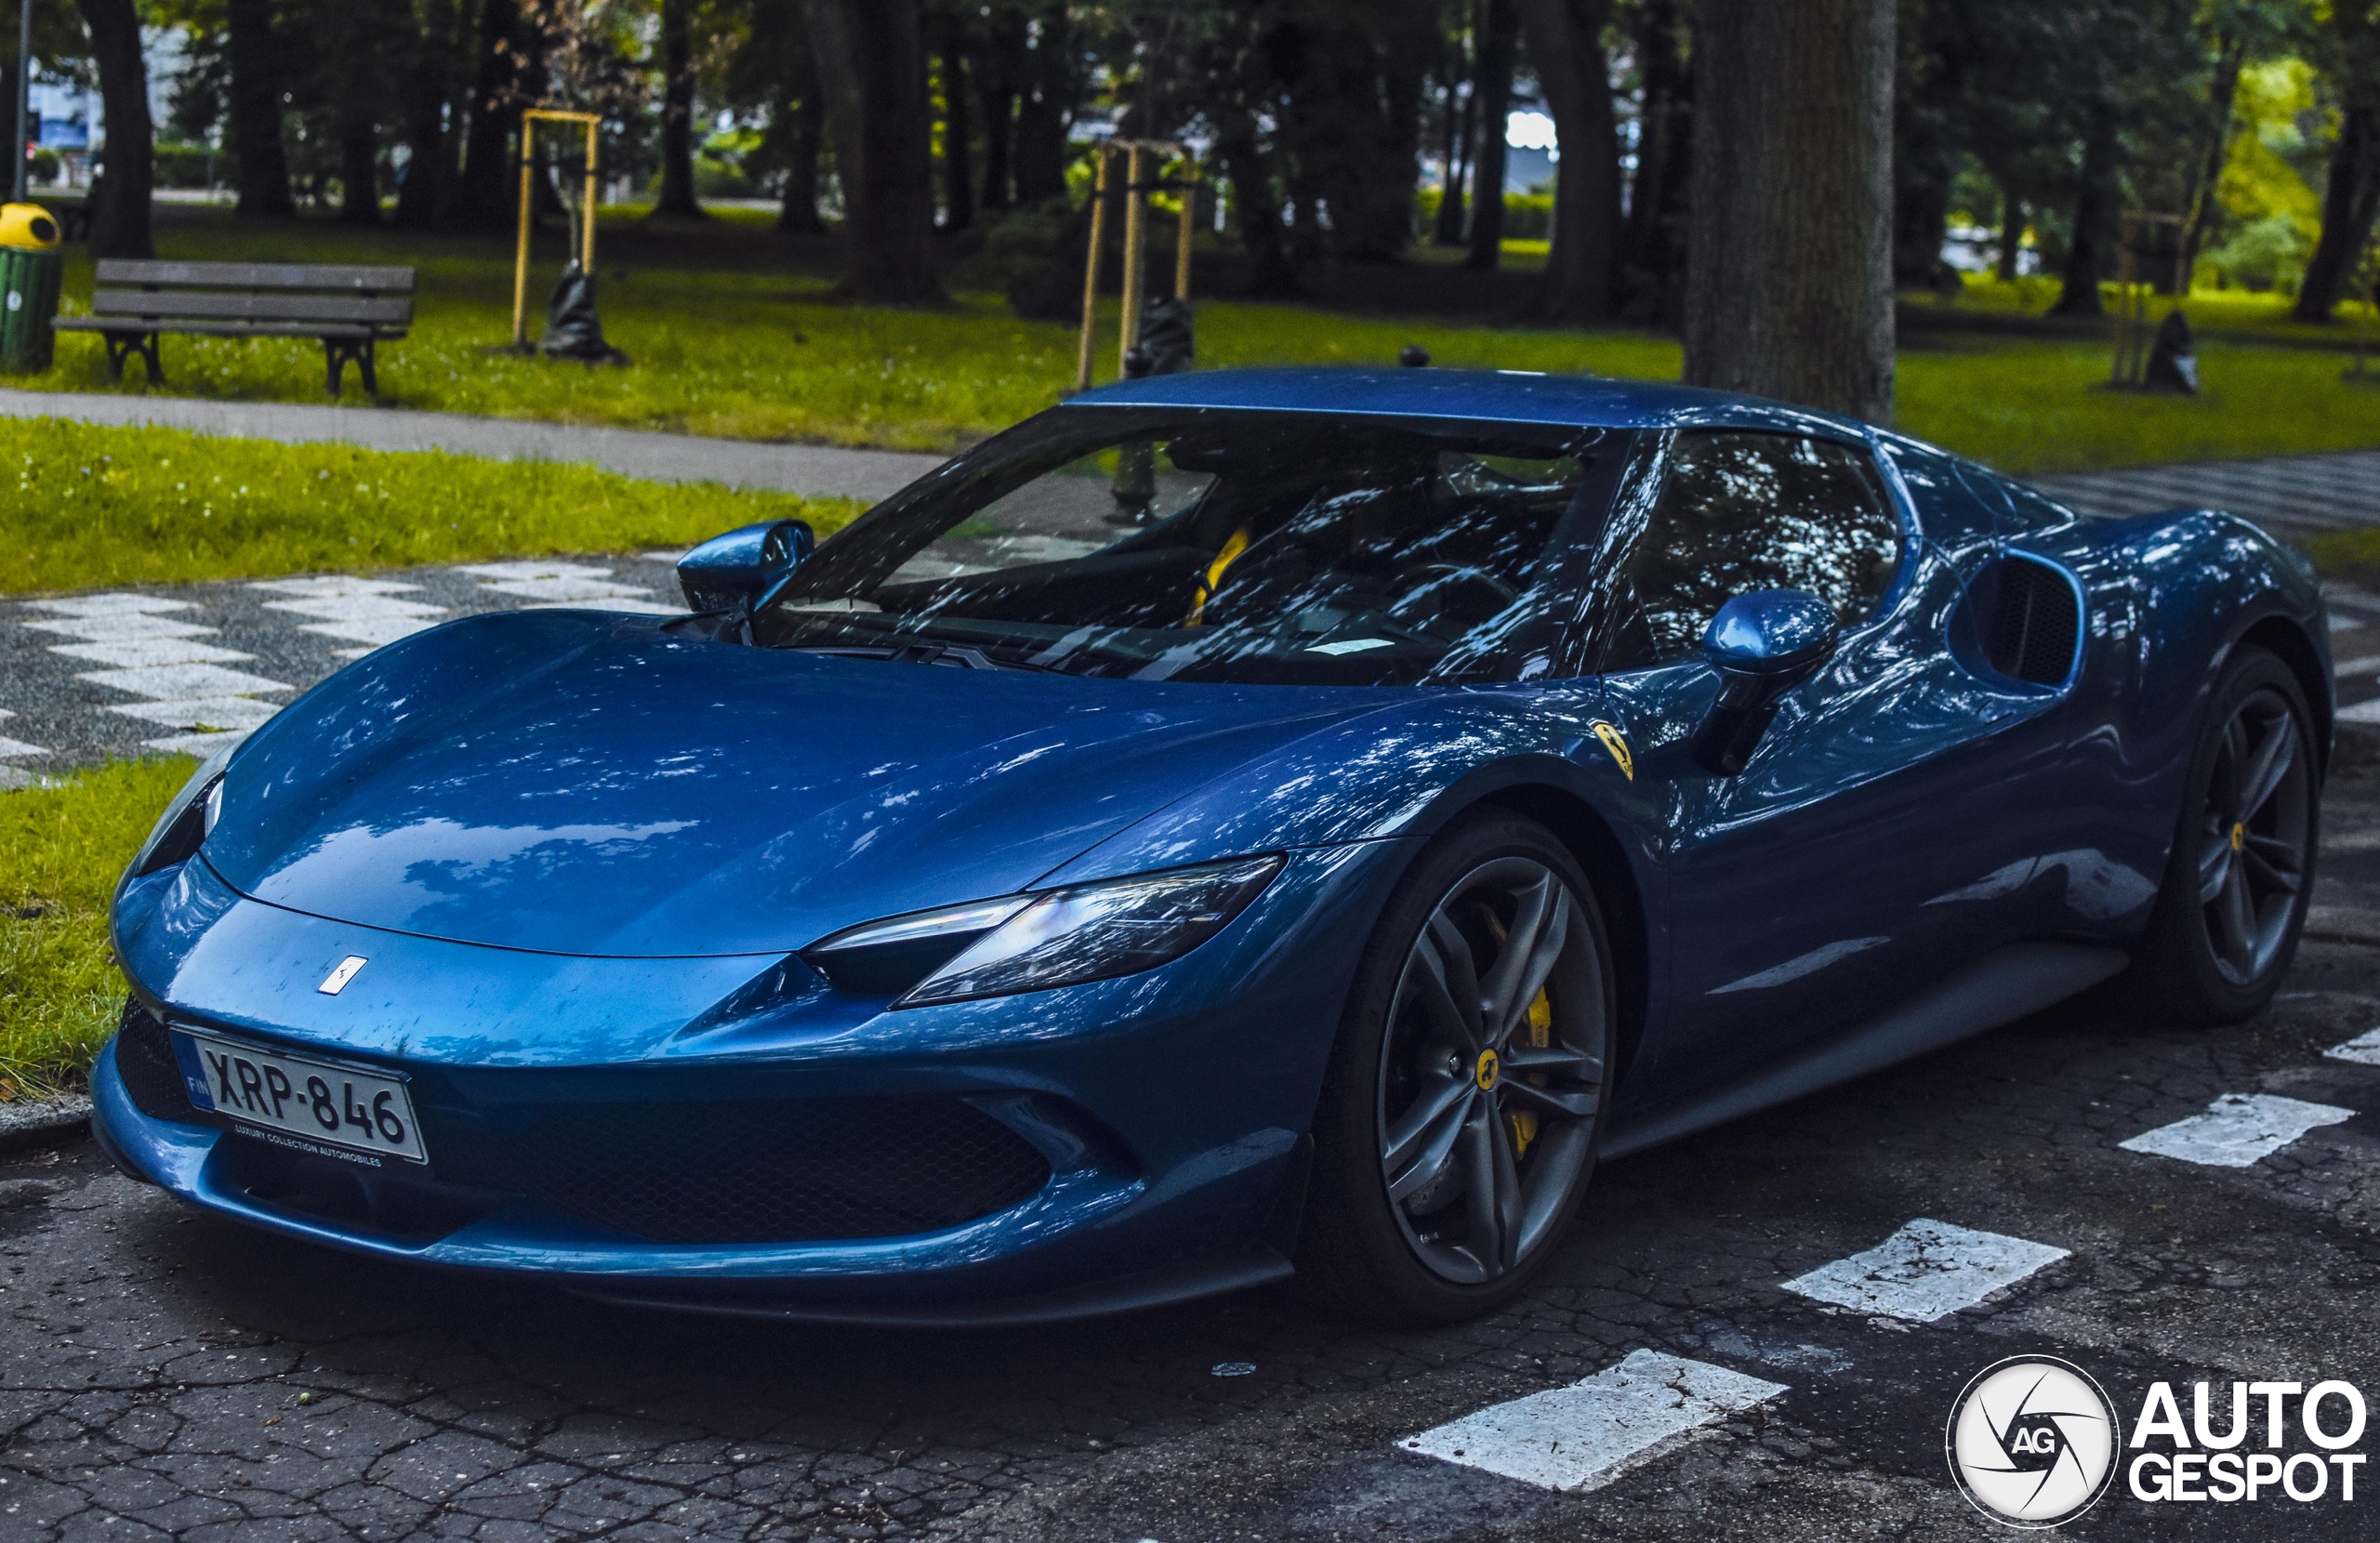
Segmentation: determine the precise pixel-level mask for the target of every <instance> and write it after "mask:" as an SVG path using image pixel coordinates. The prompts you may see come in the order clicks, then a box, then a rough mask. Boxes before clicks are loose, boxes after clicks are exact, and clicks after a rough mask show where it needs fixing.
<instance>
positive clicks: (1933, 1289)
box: [1785, 1217, 2067, 1324]
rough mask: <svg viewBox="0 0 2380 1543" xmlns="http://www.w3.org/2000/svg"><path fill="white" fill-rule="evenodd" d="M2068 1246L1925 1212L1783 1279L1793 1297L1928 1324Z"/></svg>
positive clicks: (2011, 1281) (2011, 1283) (2027, 1272)
mask: <svg viewBox="0 0 2380 1543" xmlns="http://www.w3.org/2000/svg"><path fill="white" fill-rule="evenodd" d="M2066 1255H2067V1251H2066V1250H2065V1249H2063V1248H2053V1247H2051V1246H2049V1245H2048V1244H2045V1243H2030V1242H2027V1241H2026V1240H2025V1239H2023V1238H2020V1237H2003V1235H2001V1234H2000V1233H1979V1232H1977V1231H1975V1230H1974V1229H1973V1228H1969V1227H1956V1226H1952V1225H1951V1224H1950V1222H1947V1221H1934V1220H1929V1219H1927V1218H1924V1217H1920V1218H1918V1219H1917V1220H1914V1221H1912V1222H1911V1223H1910V1224H1909V1225H1908V1226H1906V1227H1903V1228H1902V1229H1901V1230H1900V1231H1899V1232H1897V1233H1894V1234H1893V1235H1892V1236H1890V1237H1888V1238H1886V1239H1884V1242H1882V1243H1880V1244H1878V1245H1876V1246H1874V1247H1873V1248H1871V1249H1868V1250H1867V1251H1866V1252H1864V1253H1858V1254H1854V1255H1852V1256H1851V1257H1850V1258H1849V1259H1837V1260H1835V1261H1834V1262H1833V1263H1832V1264H1823V1265H1820V1266H1819V1267H1818V1269H1816V1270H1813V1271H1811V1272H1810V1273H1808V1274H1806V1275H1803V1276H1800V1277H1799V1278H1797V1279H1794V1280H1790V1281H1787V1282H1786V1283H1785V1289H1786V1290H1788V1291H1791V1292H1792V1293H1794V1294H1795V1295H1796V1296H1802V1297H1808V1298H1811V1299H1814V1300H1817V1301H1821V1302H1832V1303H1834V1304H1835V1305H1836V1306H1838V1307H1847V1308H1850V1309H1852V1310H1853V1311H1854V1312H1869V1313H1881V1314H1883V1315H1884V1316H1886V1317H1892V1318H1906V1319H1909V1320H1910V1321H1911V1322H1912V1323H1920V1324H1930V1323H1933V1322H1934V1321H1935V1320H1936V1319H1937V1318H1945V1317H1948V1316H1949V1315H1950V1314H1951V1313H1953V1312H1958V1311H1959V1310H1960V1309H1961V1308H1967V1307H1973V1306H1974V1305H1975V1304H1976V1303H1977V1302H1979V1301H1981V1300H1983V1299H1985V1298H1986V1297H1989V1296H1990V1295H1991V1294H1992V1293H1993V1292H1995V1291H1998V1290H2001V1289H2002V1288H2003V1287H2006V1286H2014V1285H2016V1283H2017V1282H2018V1281H2021V1280H2023V1279H2024V1278H2025V1277H2026V1276H2028V1275H2030V1274H2031V1273H2033V1272H2035V1271H2036V1270H2039V1269H2041V1268H2042V1267H2043V1265H2047V1264H2055V1263H2056V1262H2057V1261H2058V1260H2059V1259H2064V1258H2066Z"/></svg>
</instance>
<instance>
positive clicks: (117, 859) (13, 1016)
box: [0, 756, 191, 1101]
mask: <svg viewBox="0 0 2380 1543" xmlns="http://www.w3.org/2000/svg"><path fill="white" fill-rule="evenodd" d="M190 772H191V761H190V758H188V757H186V756H165V757H159V758H154V759H149V760H137V761H124V760H117V761H109V762H107V763H106V764H105V765H102V766H96V767H91V768H88V769H86V770H85V771H81V772H74V773H73V774H72V775H70V776H68V777H65V778H63V779H61V780H60V781H59V782H58V783H57V784H55V785H49V786H36V787H30V788H22V789H19V790H18V791H15V792H10V793H0V1101H8V1100H13V1099H20V1098H38V1097H40V1096H42V1095H44V1094H47V1093H52V1092H57V1091H60V1090H63V1089H67V1088H74V1087H76V1086H79V1085H80V1084H81V1082H82V1081H83V1077H84V1075H85V1074H86V1072H87V1071H88V1069H89V1067H90V1064H91V1058H92V1057H93V1056H95V1055H97V1054H98V1053H99V1047H100V1045H102V1044H103V1043H105V1042H106V1040H107V1036H108V1035H110V1034H111V1033H112V1032H113V1031H114V1029H115V1021H116V1012H117V1009H118V1008H119V1006H120V1005H121V1004H122V1003H123V1001H124V980H123V977H122V976H121V975H119V974H118V973H117V972H116V968H115V959H114V956H113V955H112V953H111V952H110V949H109V946H108V926H107V907H108V902H109V899H110V898H111V896H112V893H113V891H114V889H115V881H116V879H117V877H119V876H120V875H121V874H122V873H123V872H124V869H125V864H127V863H130V862H131V861H132V856H133V853H135V852H136V851H139V849H140V843H141V841H142V840H143V839H145V838H146V837H147V836H148V834H149V827H150V825H151V824H152V823H154V821H155V820H156V818H157V815H158V812H159V811H161V810H163V809H164V808H165V803H166V800H168V799H169V798H172V797H173V796H174V792H175V790H176V789H178V788H179V787H180V786H181V785H182V783H183V782H184V781H185V780H187V779H188V778H189V776H190Z"/></svg>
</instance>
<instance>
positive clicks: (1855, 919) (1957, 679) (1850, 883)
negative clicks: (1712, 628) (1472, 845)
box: [1606, 430, 2014, 1104]
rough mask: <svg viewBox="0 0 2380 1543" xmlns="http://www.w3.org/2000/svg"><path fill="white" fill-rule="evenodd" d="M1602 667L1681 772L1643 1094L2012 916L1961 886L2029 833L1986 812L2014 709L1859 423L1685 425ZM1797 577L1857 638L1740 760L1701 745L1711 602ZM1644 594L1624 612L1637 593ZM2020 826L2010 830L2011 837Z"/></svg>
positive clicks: (1950, 572) (1994, 795)
mask: <svg viewBox="0 0 2380 1543" xmlns="http://www.w3.org/2000/svg"><path fill="white" fill-rule="evenodd" d="M1641 525H1642V529H1641V532H1640V534H1637V535H1636V537H1635V546H1634V549H1633V553H1632V555H1631V556H1630V558H1629V559H1628V560H1627V561H1626V565H1625V574H1624V578H1623V580H1622V583H1621V585H1620V588H1622V589H1623V590H1625V591H1626V594H1627V599H1626V600H1624V601H1623V602H1622V603H1621V604H1620V606H1619V607H1617V608H1616V612H1615V619H1616V621H1617V623H1618V626H1617V627H1616V630H1615V633H1614V648H1615V650H1616V655H1615V657H1614V658H1613V660H1612V663H1613V664H1615V665H1618V666H1627V665H1630V664H1633V665H1634V666H1635V667H1633V668H1628V667H1619V668H1608V669H1607V674H1606V680H1607V688H1608V689H1609V691H1610V692H1611V693H1612V697H1613V699H1614V701H1615V703H1616V704H1620V706H1621V710H1622V711H1623V712H1624V713H1625V714H1626V715H1627V716H1628V717H1629V718H1630V719H1632V725H1631V732H1634V733H1636V734H1638V735H1639V736H1640V737H1641V738H1642V740H1643V741H1644V742H1645V743H1646V745H1647V746H1648V750H1650V751H1651V754H1649V755H1648V756H1647V761H1648V764H1649V765H1650V766H1651V767H1652V768H1654V769H1655V770H1656V771H1657V774H1659V775H1661V776H1664V777H1665V778H1667V779H1668V783H1669V797H1668V803H1667V812H1666V817H1665V821H1664V829H1663V830H1662V831H1661V833H1660V836H1661V839H1662V840H1663V843H1664V847H1665V850H1664V852H1663V857H1664V864H1665V866H1666V868H1667V870H1668V876H1669V893H1670V896H1671V904H1670V907H1669V912H1670V914H1669V925H1668V937H1667V943H1668V957H1669V991H1668V994H1667V999H1668V1004H1669V1006H1668V1011H1667V1012H1666V1014H1665V1015H1664V1017H1665V1022H1663V1024H1662V1025H1661V1030H1660V1035H1659V1043H1658V1044H1656V1045H1655V1046H1654V1047H1653V1051H1654V1055H1653V1058H1652V1062H1651V1064H1650V1065H1649V1066H1648V1067H1647V1068H1646V1072H1647V1084H1648V1085H1647V1086H1646V1088H1645V1097H1646V1101H1647V1103H1648V1104H1659V1103H1660V1102H1663V1101H1668V1099H1670V1098H1673V1097H1679V1096H1690V1095H1691V1094H1692V1093H1694V1092H1695V1091H1696V1090H1698V1089H1701V1088H1707V1087H1710V1086H1712V1085H1717V1084H1724V1083H1726V1082H1729V1081H1733V1080H1737V1079H1739V1078H1741V1077H1744V1076H1746V1075H1750V1074H1751V1073H1752V1072H1754V1071H1756V1070H1757V1069H1759V1068H1760V1067H1761V1066H1762V1065H1763V1064H1765V1063H1766V1062H1772V1061H1774V1060H1776V1059H1778V1058H1779V1057H1780V1056H1782V1055H1784V1054H1785V1053H1787V1052H1788V1051H1790V1050H1792V1048H1794V1047H1796V1046H1798V1045H1801V1044H1804V1043H1805V1042H1807V1041H1810V1040H1812V1039H1813V1038H1816V1037H1818V1036H1823V1035H1827V1034H1828V1033H1829V1032H1830V1031H1833V1030H1837V1029H1840V1028H1843V1027H1845V1026H1846V1025H1850V1024H1853V1023H1856V1022H1858V1021H1860V1020H1862V1019H1864V1018H1867V1017H1870V1016H1871V1015H1873V1014H1875V1013H1877V1012H1879V1011H1880V1010H1882V1009H1884V1008H1885V1007H1887V1006H1889V1005H1890V1004H1892V1003H1893V1002H1895V1001H1897V1000H1899V999H1902V998H1904V997H1907V996H1911V995H1913V994H1914V993H1915V992H1917V991H1918V990H1920V989H1922V988H1923V987H1924V986H1925V985H1927V984H1929V983H1934V982H1937V981H1939V980H1940V979H1941V978H1942V977H1943V976H1944V975H1946V974H1948V973H1950V972H1952V971H1955V970H1956V969H1958V968H1959V967H1960V966H1962V965H1964V964H1965V963H1968V962H1970V961H1972V960H1973V959H1975V958H1976V957H1977V956H1979V955H1980V954H1981V953H1982V952H1983V951H1985V950H1987V949H1989V948H1990V947H1991V946H1993V945H1994V943H1997V942H1999V941H2001V939H2002V938H2003V936H2004V925H2003V921H2004V918H1999V919H1995V918H1994V917H1992V916H1990V915H1986V916H1982V917H1978V915H1977V912H1978V910H1979V909H1980V910H1982V911H1985V912H1987V913H1988V912H1990V910H1991V907H1990V903H1988V902H1987V903H1984V904H1982V905H1981V906H1980V907H1979V906H1978V905H1977V904H1976V903H1955V902H1954V901H1953V900H1952V899H1951V898H1950V897H1955V896H1957V895H1959V894H1960V893H1961V892H1962V891H1963V890H1972V889H1973V888H1974V886H1975V885H1976V883H1977V880H1979V879H1981V878H1983V877H1986V876H1988V875H1990V873H1991V872H1992V871H1993V870H1994V869H1995V868H1997V867H1999V866H2002V865H2003V864H2005V863H2006V862H2008V861H2009V860H2010V858H2011V856H2012V855H2014V844H2012V843H2011V841H2009V840H2008V839H2006V838H2004V837H2003V835H2002V834H2001V833H1999V832H1998V831H1996V830H1995V828H1994V826H1993V821H1992V819H1991V809H1992V805H1993V802H1994V800H1997V799H2001V798H2006V797H2008V796H2009V795H2010V792H2011V790H2010V789H2009V788H2008V787H2007V786H2005V785H2004V779H2003V777H2002V776H2001V773H2000V769H1999V768H1998V766H1997V764H1996V763H1995V761H1994V759H1993V757H1992V755H1991V753H1990V750H1991V747H1990V744H1989V741H1990V736H1991V732H1992V729H1993V726H1994V724H1995V723H1996V722H1998V721H2000V719H2002V717H2003V714H2002V713H2000V712H1999V711H1998V709H1997V707H1996V705H1995V703H1994V702H1993V701H1992V700H1991V693H1990V692H1989V691H1988V690H1984V689H1982V688H1981V683H1980V682H1978V681H1977V679H1976V678H1975V677H1974V676H1973V675H1972V674H1971V673H1970V672H1968V671H1967V670H1966V669H1964V667H1963V666H1961V665H1960V664H1959V662H1958V661H1957V660H1956V659H1954V658H1953V657H1952V656H1951V655H1950V652H1949V650H1948V648H1947V646H1946V641H1945V640H1946V638H1947V636H1948V633H1949V629H1950V622H1951V620H1952V618H1953V616H1954V613H1955V611H1956V608H1957V607H1958V605H1959V604H1960V603H1961V600H1962V596H1963V591H1964V585H1963V581H1962V578H1961V574H1960V573H1959V565H1958V564H1957V563H1955V562H1953V561H1952V560H1950V557H1949V556H1948V555H1947V554H1946V553H1945V552H1944V551H1943V550H1942V549H1941V548H1940V547H1937V546H1936V545H1934V544H1932V543H1929V542H1928V541H1927V540H1925V539H1924V533H1923V531H1922V529H1921V528H1920V527H1919V525H1918V524H1917V522H1916V521H1915V520H1914V519H1913V516H1912V511H1911V508H1910V507H1909V505H1908V503H1907V500H1906V497H1905V495H1904V493H1903V491H1902V490H1901V489H1900V488H1899V487H1897V485H1896V484H1895V481H1894V480H1893V479H1890V478H1888V477H1887V476H1886V475H1885V474H1884V470H1883V468H1880V466H1879V464H1878V463H1877V461H1876V459H1875V457H1874V455H1873V453H1872V452H1871V449H1870V448H1869V447H1868V446H1866V445H1864V444H1855V443H1852V442H1847V441H1838V440H1832V439H1827V438H1822V437H1818V436H1814V435H1806V434H1786V433H1771V432H1759V433H1754V432H1745V431H1739V430H1685V431H1681V432H1679V433H1677V434H1676V435H1675V436H1674V437H1673V440H1672V442H1671V443H1670V445H1669V447H1668V449H1667V451H1666V454H1665V455H1664V465H1663V468H1662V471H1661V474H1660V477H1659V483H1658V493H1657V494H1656V495H1654V496H1652V497H1650V498H1649V499H1648V500H1646V501H1645V504H1644V508H1643V509H1642V512H1641ZM1760 588H1795V589H1803V590H1806V591H1808V592H1810V593H1812V594H1815V595H1817V596H1818V597H1819V598H1820V599H1822V600H1826V601H1827V602H1828V603H1829V604H1831V605H1832V606H1833V607H1834V608H1835V611H1836V613H1837V615H1838V616H1839V617H1840V618H1841V620H1842V623H1843V625H1844V628H1845V631H1844V636H1843V640H1842V641H1841V643H1840V644H1839V645H1838V647H1837V648H1836V650H1835V652H1834V653H1833V655H1832V656H1831V658H1830V659H1829V661H1828V662H1827V664H1826V665H1825V666H1823V667H1822V668H1821V669H1820V670H1819V671H1818V674H1817V675H1816V676H1814V677H1813V678H1812V679H1809V680H1808V681H1806V682H1805V683H1804V684H1802V685H1800V686H1798V687H1796V688H1794V689H1793V690H1792V691H1791V692H1787V693H1786V695H1785V697H1784V698H1783V700H1782V701H1781V703H1780V705H1779V708H1778V715H1777V718H1776V720H1775V722H1774V723H1773V724H1772V726H1771V727H1770V729H1769V730H1768V732H1767V733H1766V734H1765V737H1764V738H1763V740H1762V742H1761V744H1760V745H1759V746H1758V747H1757V749H1756V750H1755V751H1754V752H1753V754H1752V758H1751V760H1750V761H1749V762H1748V763H1747V765H1746V766H1745V768H1744V770H1743V771H1742V772H1740V773H1739V774H1738V775H1736V776H1733V777H1714V776H1712V775H1710V774H1709V773H1707V772H1703V771H1702V770H1701V769H1700V768H1699V767H1697V766H1695V765H1694V764H1693V763H1692V761H1691V760H1690V759H1689V758H1688V757H1687V755H1686V740H1687V738H1688V737H1689V736H1690V735H1691V734H1692V732H1693V730H1694V727H1695V725H1696V724H1697V723H1699V720H1700V719H1701V717H1702V715H1703V714H1704V712H1706V711H1707V710H1708V708H1709V706H1710V703H1711V700H1712V695H1713V694H1714V692H1715V690H1716V679H1715V677H1714V675H1713V674H1712V671H1711V670H1710V668H1709V667H1708V666H1706V665H1704V664H1703V663H1702V662H1701V649H1700V644H1701V635H1702V631H1703V629H1704V627H1705V626H1708V624H1709V621H1710V618H1711V616H1712V614H1713V613H1715V612H1716V611H1717V610H1718V608H1719V606H1720V605H1722V604H1724V603H1725V602H1726V600H1729V599H1732V598H1733V597H1734V596H1736V595H1738V594H1741V593H1744V592H1747V591H1749V590H1752V589H1760ZM1632 612H1633V614H1632ZM2003 849H2005V850H2003Z"/></svg>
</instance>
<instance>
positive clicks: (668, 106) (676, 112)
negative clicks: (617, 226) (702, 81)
mask: <svg viewBox="0 0 2380 1543" xmlns="http://www.w3.org/2000/svg"><path fill="white" fill-rule="evenodd" d="M653 212H654V213H655V214H656V215H681V216H683V217H685V218H690V219H699V218H702V212H703V210H702V205H701V204H697V203H696V202H695V201H694V0H661V189H660V191H659V192H658V193H656V194H655V197H654V201H653Z"/></svg>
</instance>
